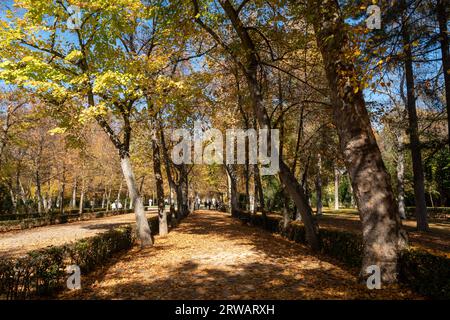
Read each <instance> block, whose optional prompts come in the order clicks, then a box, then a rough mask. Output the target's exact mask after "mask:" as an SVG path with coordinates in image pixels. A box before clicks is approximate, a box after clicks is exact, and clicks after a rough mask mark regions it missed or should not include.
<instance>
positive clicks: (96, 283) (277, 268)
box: [59, 211, 417, 299]
mask: <svg viewBox="0 0 450 320" xmlns="http://www.w3.org/2000/svg"><path fill="white" fill-rule="evenodd" d="M353 273H354V272H353V271H352V272H349V271H348V270H346V269H343V268H341V267H340V266H338V265H337V264H336V263H335V262H334V261H332V260H330V259H327V258H325V257H320V256H313V255H310V253H309V251H308V250H307V249H306V248H305V247H303V246H302V245H299V244H296V243H293V242H290V241H288V240H285V239H284V238H282V237H280V236H275V235H271V234H269V233H267V232H265V231H263V230H261V229H257V228H252V227H249V226H246V225H243V224H242V223H241V222H239V221H236V220H233V219H231V218H230V217H229V216H228V215H226V214H223V213H219V212H213V211H196V212H195V213H194V214H191V215H190V216H189V217H188V218H187V219H185V220H184V221H183V222H182V223H181V224H180V225H179V226H178V227H177V228H176V229H174V230H172V232H170V233H169V235H168V236H167V237H166V238H161V237H157V238H156V245H155V246H154V247H152V248H147V249H144V250H140V249H138V248H134V249H132V250H131V251H129V252H127V253H125V254H123V255H121V256H117V257H116V258H114V259H113V261H112V262H111V264H109V265H108V266H105V267H104V268H103V270H99V271H98V272H96V273H93V274H90V275H88V276H86V277H84V278H83V277H82V287H83V289H82V290H81V291H77V292H69V291H66V292H64V293H62V295H61V296H60V297H59V298H60V299H344V298H347V299H348V298H350V299H352V298H362V299H364V298H392V299H396V298H398V299H405V298H417V296H414V295H413V294H411V292H410V291H409V290H407V289H399V288H391V289H386V290H376V292H375V291H369V290H367V289H366V288H365V287H364V286H362V285H359V284H357V281H356V278H355V277H354V275H353Z"/></svg>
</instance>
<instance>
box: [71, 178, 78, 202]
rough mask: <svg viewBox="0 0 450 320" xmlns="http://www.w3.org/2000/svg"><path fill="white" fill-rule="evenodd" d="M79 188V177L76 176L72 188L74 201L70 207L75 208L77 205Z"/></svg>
mask: <svg viewBox="0 0 450 320" xmlns="http://www.w3.org/2000/svg"><path fill="white" fill-rule="evenodd" d="M77 188H78V178H77V177H75V180H74V182H73V189H72V202H71V204H70V207H71V208H72V209H75V208H76V207H77Z"/></svg>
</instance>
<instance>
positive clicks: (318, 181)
mask: <svg viewBox="0 0 450 320" xmlns="http://www.w3.org/2000/svg"><path fill="white" fill-rule="evenodd" d="M322 208H323V204H322V156H321V155H320V153H319V154H318V156H317V174H316V215H318V216H320V215H322Z"/></svg>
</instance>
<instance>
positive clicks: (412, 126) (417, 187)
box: [402, 18, 429, 231]
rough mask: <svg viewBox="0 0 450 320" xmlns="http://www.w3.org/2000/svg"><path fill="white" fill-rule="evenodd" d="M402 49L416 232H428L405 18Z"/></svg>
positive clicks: (408, 34) (408, 39)
mask: <svg viewBox="0 0 450 320" xmlns="http://www.w3.org/2000/svg"><path fill="white" fill-rule="evenodd" d="M403 20H404V21H403V28H402V30H403V32H402V36H403V47H404V53H405V61H404V64H405V77H406V90H407V94H406V99H407V101H406V109H407V111H408V133H409V139H410V149H411V158H412V165H413V176H414V203H415V206H416V210H415V213H416V219H417V230H419V231H428V230H429V228H428V218H427V205H426V201H425V177H424V174H423V164H422V154H421V149H422V148H421V145H420V139H419V125H418V118H417V110H416V94H415V88H414V70H413V58H412V52H411V45H412V44H411V39H410V33H409V25H408V23H407V22H406V20H407V18H404V19H403Z"/></svg>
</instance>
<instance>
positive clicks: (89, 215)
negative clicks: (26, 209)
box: [0, 209, 133, 232]
mask: <svg viewBox="0 0 450 320" xmlns="http://www.w3.org/2000/svg"><path fill="white" fill-rule="evenodd" d="M130 212H133V209H125V210H114V211H87V212H84V213H82V214H79V213H67V214H64V215H49V216H42V217H38V218H30V219H23V220H7V221H0V232H4V231H11V230H23V229H29V228H35V227H43V226H48V225H54V224H63V223H68V222H73V221H82V220H89V219H93V218H102V217H109V216H113V215H119V214H124V213H130Z"/></svg>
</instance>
